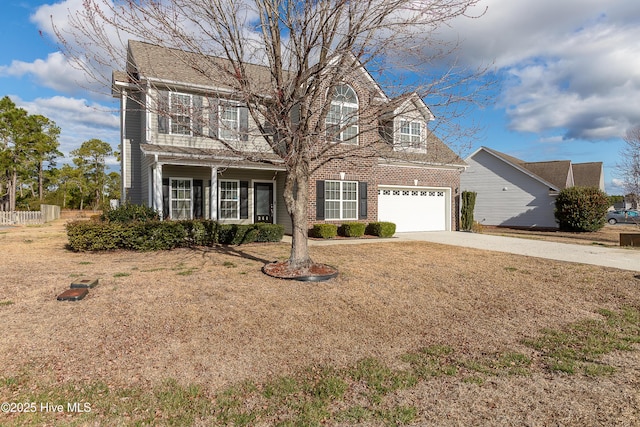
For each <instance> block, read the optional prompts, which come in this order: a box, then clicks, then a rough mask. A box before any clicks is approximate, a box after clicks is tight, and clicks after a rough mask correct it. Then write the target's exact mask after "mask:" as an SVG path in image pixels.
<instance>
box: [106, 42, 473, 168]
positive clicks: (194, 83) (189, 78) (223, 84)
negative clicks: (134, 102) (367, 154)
mask: <svg viewBox="0 0 640 427" xmlns="http://www.w3.org/2000/svg"><path fill="white" fill-rule="evenodd" d="M353 60H354V61H358V59H357V58H356V57H355V56H353ZM243 66H244V67H246V68H245V69H246V73H247V75H248V80H249V81H250V83H249V84H251V85H253V89H254V90H256V91H257V92H263V93H265V94H266V93H268V92H269V88H271V70H270V68H269V67H267V66H264V65H258V64H248V63H243ZM356 71H357V72H359V73H361V74H362V75H363V77H364V81H365V82H366V84H367V85H368V86H369V89H370V90H371V91H372V93H374V94H375V96H376V97H375V100H376V101H378V102H382V103H384V104H386V103H388V104H389V106H390V109H398V108H401V107H403V106H407V105H410V104H411V103H413V105H414V106H415V107H414V109H417V110H418V111H420V112H421V114H422V115H424V117H425V120H426V121H429V120H433V118H434V115H433V114H432V113H431V111H430V109H429V107H428V106H427V105H426V103H425V102H424V100H423V99H422V98H420V97H419V96H418V95H417V94H416V93H414V92H411V93H406V94H403V95H400V96H398V97H396V98H394V99H393V100H391V99H389V98H388V97H387V95H386V94H385V93H384V91H383V90H382V88H381V87H380V86H379V84H378V82H377V81H376V80H375V79H374V78H373V76H371V74H370V73H369V72H368V71H367V70H366V68H365V67H364V66H362V65H360V66H358V67H357V68H356ZM136 79H141V80H148V81H150V82H153V83H154V84H156V85H161V86H162V85H166V86H176V87H183V88H185V89H187V90H188V89H189V88H191V89H196V90H201V91H219V92H225V93H229V94H233V93H234V92H236V91H238V90H240V88H239V87H237V79H236V76H235V69H234V65H233V63H232V62H231V61H229V60H228V59H224V58H220V57H216V56H205V55H203V54H201V53H194V52H188V51H184V50H181V49H175V48H168V47H163V46H158V45H154V44H150V43H146V42H141V41H136V40H130V41H129V45H128V50H127V70H126V72H125V71H114V72H113V80H114V94H115V93H118V91H117V90H116V89H115V85H116V82H117V83H127V82H131V81H132V80H136ZM427 132H428V133H427V150H426V153H404V152H396V151H394V150H393V149H392V148H391V147H388V148H384V147H383V148H382V149H381V157H382V158H384V159H388V160H389V159H393V161H399V162H409V163H418V164H437V165H446V166H454V167H465V166H467V165H466V163H465V162H464V160H462V158H460V156H458V155H457V154H455V153H454V152H453V151H452V150H451V149H450V148H449V147H448V146H447V145H446V144H445V143H443V142H442V140H440V138H438V137H437V136H435V135H434V134H433V133H432V132H430V131H427ZM149 150H150V148H149Z"/></svg>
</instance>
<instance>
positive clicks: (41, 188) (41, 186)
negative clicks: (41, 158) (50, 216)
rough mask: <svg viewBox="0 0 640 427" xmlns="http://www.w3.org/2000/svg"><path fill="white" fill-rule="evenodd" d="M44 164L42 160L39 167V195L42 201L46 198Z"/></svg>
mask: <svg viewBox="0 0 640 427" xmlns="http://www.w3.org/2000/svg"><path fill="white" fill-rule="evenodd" d="M43 168H44V167H43V164H42V162H40V165H39V167H38V196H39V199H40V201H43V200H44V172H43V171H42V169H43Z"/></svg>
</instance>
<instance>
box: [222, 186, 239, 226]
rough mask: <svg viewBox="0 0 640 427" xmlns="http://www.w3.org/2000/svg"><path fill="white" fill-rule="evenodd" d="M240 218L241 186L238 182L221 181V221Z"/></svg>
mask: <svg viewBox="0 0 640 427" xmlns="http://www.w3.org/2000/svg"><path fill="white" fill-rule="evenodd" d="M239 218H240V185H239V183H238V181H220V219H239Z"/></svg>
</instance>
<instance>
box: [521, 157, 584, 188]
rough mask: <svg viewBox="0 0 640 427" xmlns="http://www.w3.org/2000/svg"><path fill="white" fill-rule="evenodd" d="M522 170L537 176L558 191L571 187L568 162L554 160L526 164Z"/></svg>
mask: <svg viewBox="0 0 640 427" xmlns="http://www.w3.org/2000/svg"><path fill="white" fill-rule="evenodd" d="M523 166H524V168H525V169H527V170H528V171H529V172H531V173H534V174H535V175H538V176H539V177H541V178H543V179H544V180H545V181H548V182H550V183H552V184H553V185H554V187H557V188H559V189H563V188H567V187H571V186H573V174H572V172H571V161H570V160H554V161H550V162H527V163H524V165H523Z"/></svg>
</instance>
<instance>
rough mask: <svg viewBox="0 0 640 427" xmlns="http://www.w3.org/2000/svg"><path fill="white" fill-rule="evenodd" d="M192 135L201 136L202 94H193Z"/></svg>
mask: <svg viewBox="0 0 640 427" xmlns="http://www.w3.org/2000/svg"><path fill="white" fill-rule="evenodd" d="M193 136H202V96H200V95H193Z"/></svg>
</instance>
